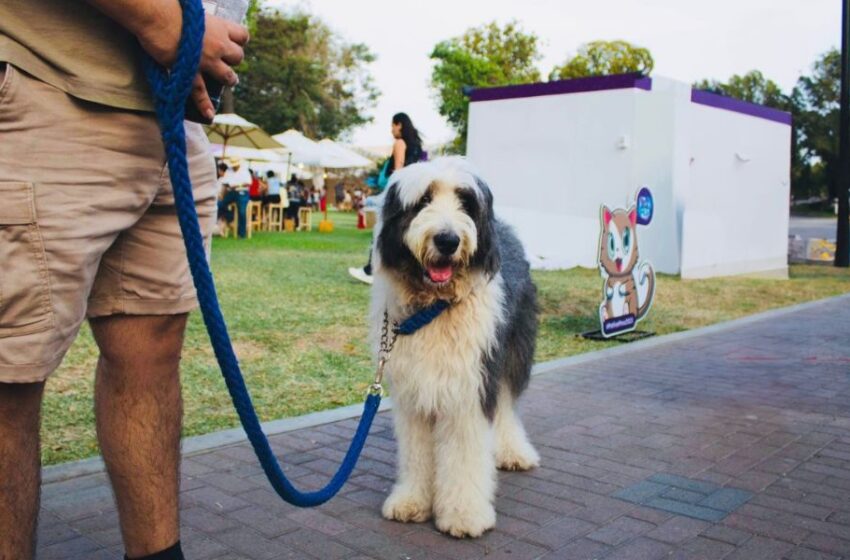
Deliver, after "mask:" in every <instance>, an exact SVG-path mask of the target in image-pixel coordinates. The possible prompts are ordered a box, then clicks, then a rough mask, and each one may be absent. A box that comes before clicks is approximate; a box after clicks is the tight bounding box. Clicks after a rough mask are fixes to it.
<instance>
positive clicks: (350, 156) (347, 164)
mask: <svg viewBox="0 0 850 560" xmlns="http://www.w3.org/2000/svg"><path fill="white" fill-rule="evenodd" d="M319 147H320V148H321V149H322V167H331V168H336V169H353V168H363V167H374V166H375V162H373V161H372V160H370V159H368V158H365V157H363V156H361V155H360V154H358V153H357V152H355V151H354V150H350V149H348V148H346V147H345V146H342V145H341V144H337V143H336V142H334V141H333V140H328V139H325V140H322V141H320V142H319Z"/></svg>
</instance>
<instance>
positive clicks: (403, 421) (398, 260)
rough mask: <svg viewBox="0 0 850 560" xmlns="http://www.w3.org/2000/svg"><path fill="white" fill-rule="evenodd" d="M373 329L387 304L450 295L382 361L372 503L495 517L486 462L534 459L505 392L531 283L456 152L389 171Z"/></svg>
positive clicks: (532, 293)
mask: <svg viewBox="0 0 850 560" xmlns="http://www.w3.org/2000/svg"><path fill="white" fill-rule="evenodd" d="M375 235H376V239H377V242H376V250H375V254H374V256H373V260H374V269H375V279H374V287H373V292H372V327H373V332H372V335H373V340H374V341H375V349H376V351H377V341H378V339H379V337H380V331H381V327H382V324H383V316H384V312H385V311H386V312H387V313H388V315H389V318H390V321H391V322H393V321H398V322H400V321H402V320H404V319H406V318H407V317H409V316H410V315H411V314H413V313H414V312H415V311H416V310H418V309H421V308H423V307H425V306H428V305H431V304H432V303H434V302H435V301H436V300H438V299H444V300H448V301H450V302H451V306H450V307H449V308H448V309H447V310H446V311H445V312H443V314H442V315H440V316H438V317H437V318H436V319H435V320H434V321H433V322H432V323H431V324H429V325H428V326H426V327H425V328H423V329H422V330H420V331H419V332H417V333H415V334H413V335H411V336H399V338H398V340H397V342H396V344H395V349H394V350H393V352H392V355H391V357H390V359H389V361H388V363H387V368H386V369H387V375H388V378H389V381H390V383H391V392H392V396H393V401H394V403H395V412H394V418H395V431H396V436H397V440H398V447H399V457H398V480H397V482H396V484H395V487H394V488H393V491H392V493H391V494H390V496H389V497H388V498H387V500H386V501H385V502H384V506H383V514H384V517H386V518H387V519H395V520H398V521H417V522H421V521H426V520H428V519H430V518H431V516H432V515H433V516H434V518H435V521H436V525H437V528H438V529H440V530H441V531H443V532H446V533H449V534H451V535H453V536H456V537H465V536H469V537H477V536H479V535H481V534H482V533H484V532H485V531H487V530H488V529H491V528H492V527H493V526H494V525H495V522H496V513H495V509H494V507H493V500H494V494H495V490H496V468H497V467H498V468H502V469H508V470H526V469H530V468H532V467H534V466H536V465H537V464H538V463H539V456H538V454H537V452H536V451H535V450H534V448H533V447H532V446H531V444H530V443H529V441H528V439H527V437H526V434H525V430H524V429H523V426H522V424H521V423H520V420H519V418H518V416H517V415H516V412H515V410H514V403H515V400H516V399H517V397H518V396H519V395H520V393H521V392H522V391H523V390H524V389H525V387H526V386H527V384H528V380H529V375H530V371H531V365H532V358H533V355H534V341H535V335H536V332H537V319H536V312H537V302H536V290H535V287H534V284H532V282H531V276H530V274H529V266H528V263H527V262H526V260H525V257H524V251H523V248H522V246H521V245H520V243H519V240H518V239H517V238H516V236H515V235H514V233H513V232H512V231H511V229H510V228H509V227H507V226H506V225H504V224H502V223H500V222H499V221H498V220H496V219H495V217H494V216H493V197H492V194H491V192H490V189H489V188H488V187H487V185H486V184H485V183H484V181H482V180H481V179H480V178H479V177H478V176H477V174H476V173H475V172H474V171H473V170H472V168H471V166H470V165H469V164H468V163H467V162H466V161H465V160H463V159H461V158H443V159H439V160H435V161H433V162H429V163H418V164H415V165H412V166H409V167H406V168H404V169H402V170H400V171H398V172H396V173H395V174H393V177H392V181H391V183H390V185H389V187H388V190H387V194H386V200H385V203H384V208H383V212H382V216H381V219H380V220H379V223H378V225H377V226H376V233H375Z"/></svg>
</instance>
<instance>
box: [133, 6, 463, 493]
mask: <svg viewBox="0 0 850 560" xmlns="http://www.w3.org/2000/svg"><path fill="white" fill-rule="evenodd" d="M180 5H181V7H182V9H183V28H182V36H181V39H180V46H179V48H178V52H177V60H176V62H175V64H174V66H173V67H172V69H171V71H170V72H169V71H167V70H166V69H164V68H163V67H162V66H160V65H159V64H157V63H156V62H155V61H154V60H153V59H152V58H150V57H148V56H145V57H144V58H143V63H144V68H145V74H146V75H147V79H148V82H150V85H151V89H152V90H153V97H154V105H155V107H156V115H157V119H158V121H159V125H160V129H161V133H162V139H163V142H164V143H165V152H166V157H167V161H168V170H169V174H170V177H171V184H172V186H173V189H174V202H175V205H176V207H177V219H178V221H179V222H180V230H181V231H182V233H183V241H184V243H185V245H186V255H187V257H188V259H189V268H190V270H191V272H192V279H193V280H194V283H195V289H196V291H197V294H198V303H199V304H200V308H201V313H202V314H203V318H204V323H205V324H206V327H207V332H208V334H209V337H210V342H211V343H212V346H213V350H214V351H215V356H216V360H218V364H219V367H220V368H221V373H222V376H223V377H224V381H225V384H226V385H227V390H228V391H229V392H230V397H231V399H232V400H233V405H234V407H235V408H236V412H237V414H238V415H239V420H240V422H242V427H243V428H244V430H245V433H246V434H247V436H248V440H249V441H250V442H251V445H252V446H253V447H254V452H255V453H256V455H257V458H258V459H259V461H260V465H261V466H262V468H263V471H264V472H265V473H266V477H267V478H268V479H269V482H270V483H271V485H272V487H273V488H274V490H275V492H277V493H278V495H279V496H280V497H281V498H283V499H284V500H285V501H287V502H289V503H290V504H293V505H295V506H299V507H312V506H317V505H319V504H322V503H324V502H326V501H328V500H330V499H331V498H333V497H334V496H335V495H336V494H337V492H339V490H340V489H341V488H342V486H343V485H344V484H345V481H346V480H348V477H349V476H350V475H351V472H352V470H354V466H355V465H356V464H357V459H358V458H359V456H360V452H361V451H362V450H363V445H364V444H365V443H366V436H367V435H368V434H369V428H370V427H371V425H372V420H374V418H375V414H376V413H377V412H378V407H379V406H380V404H381V390H380V383H379V381H380V379H376V381H378V383H376V384H373V386H372V388H371V389H370V391H369V394H368V395H367V397H366V402H365V404H364V405H363V414H362V415H361V417H360V423H359V424H358V426H357V431H356V433H355V435H354V438H353V439H352V441H351V445H350V446H349V448H348V451H347V452H346V454H345V457H344V458H343V461H342V464H341V465H340V467H339V470H338V471H337V472H336V474H334V476H333V477H332V478H331V480H330V481H329V482H328V484H327V485H326V486H325V487H324V488H322V489H320V490H316V491H313V492H301V491H299V490H298V489H297V488H295V487H294V486H293V485H292V483H291V482H290V481H289V480H288V479H287V478H286V475H285V474H284V472H283V469H282V468H281V466H280V464H279V463H278V461H277V458H276V457H275V455H274V452H273V451H272V449H271V446H270V445H269V441H268V439H267V438H266V435H265V434H264V433H263V431H262V428H261V426H260V421H259V419H258V418H257V414H256V412H255V411H254V405H253V403H252V402H251V396H250V394H249V392H248V388H247V387H246V386H245V380H244V379H243V378H242V372H241V371H240V369H239V361H238V360H237V358H236V354H235V353H234V351H233V345H232V344H231V342H230V336H229V335H228V333H227V325H226V324H225V322H224V316H223V315H222V312H221V308H220V307H219V304H218V298H217V296H216V290H215V283H214V281H213V276H212V273H211V272H210V268H209V264H208V263H207V259H206V251H205V250H204V238H203V235H202V234H201V228H200V225H199V223H198V214H197V211H196V210H195V200H194V197H193V195H192V183H191V180H190V178H189V169H188V163H187V161H186V135H185V130H184V128H183V126H184V122H183V121H184V117H185V102H186V99H187V98H188V97H189V94H190V92H191V90H192V81H193V79H194V77H195V75H196V74H197V72H198V65H199V60H200V53H201V47H202V45H203V37H204V9H203V6H202V4H201V0H180ZM444 304H445V302H443V303H439V302H438V304H435V305H434V306H431V307H428V308H425V309H423V310H421V311H419V312H417V313H415V314H414V316H413V317H411V318H410V319H408V320H406V321H405V322H404V323H402V325H401V326H400V327H399V328H400V329H401V328H402V327H404V332H401V331H399V334H407V335H409V334H413V333H414V332H416V331H417V330H418V329H420V328H422V327H424V326H425V325H427V324H428V323H430V322H431V321H433V320H434V318H435V317H436V316H437V315H439V314H440V313H442V311H444V310H445V309H446V307H448V305H447V304H445V305H444ZM436 308H440V309H439V310H437V309H436Z"/></svg>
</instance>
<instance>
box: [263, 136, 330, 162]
mask: <svg viewBox="0 0 850 560" xmlns="http://www.w3.org/2000/svg"><path fill="white" fill-rule="evenodd" d="M272 138H274V139H275V140H276V141H277V142H280V143H281V144H283V145H284V147H286V149H287V150H289V151H290V152H291V153H292V161H293V162H294V163H298V164H301V165H309V166H312V167H321V166H322V149H321V147H320V146H319V144H318V143H317V142H314V141H313V140H310V139H309V138H307V137H306V136H304V135H303V134H301V133H300V132H298V131H297V130H292V129H289V130H287V131H286V132H281V133H280V134H275V135H274V136H272Z"/></svg>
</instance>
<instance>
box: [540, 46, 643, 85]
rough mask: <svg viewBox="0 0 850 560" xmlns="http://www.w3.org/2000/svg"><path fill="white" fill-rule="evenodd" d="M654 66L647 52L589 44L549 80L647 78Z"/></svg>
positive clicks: (553, 73) (631, 47) (624, 47)
mask: <svg viewBox="0 0 850 560" xmlns="http://www.w3.org/2000/svg"><path fill="white" fill-rule="evenodd" d="M654 65H655V62H654V61H653V59H652V54H650V52H649V49H645V48H643V47H638V46H636V45H633V44H631V43H629V42H628V41H593V42H590V43H587V44H585V45H582V46H581V47H580V48H579V50H578V53H577V54H576V55H575V56H573V57H572V58H569V59H567V61H566V62H564V64H563V65H561V66H556V67H555V68H554V69H553V70H552V72H551V73H550V74H549V79H550V80H569V79H572V78H583V77H585V76H607V75H610V74H628V73H631V72H640V73H641V74H643V75H649V74H650V73H651V72H652V68H653V67H654Z"/></svg>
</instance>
